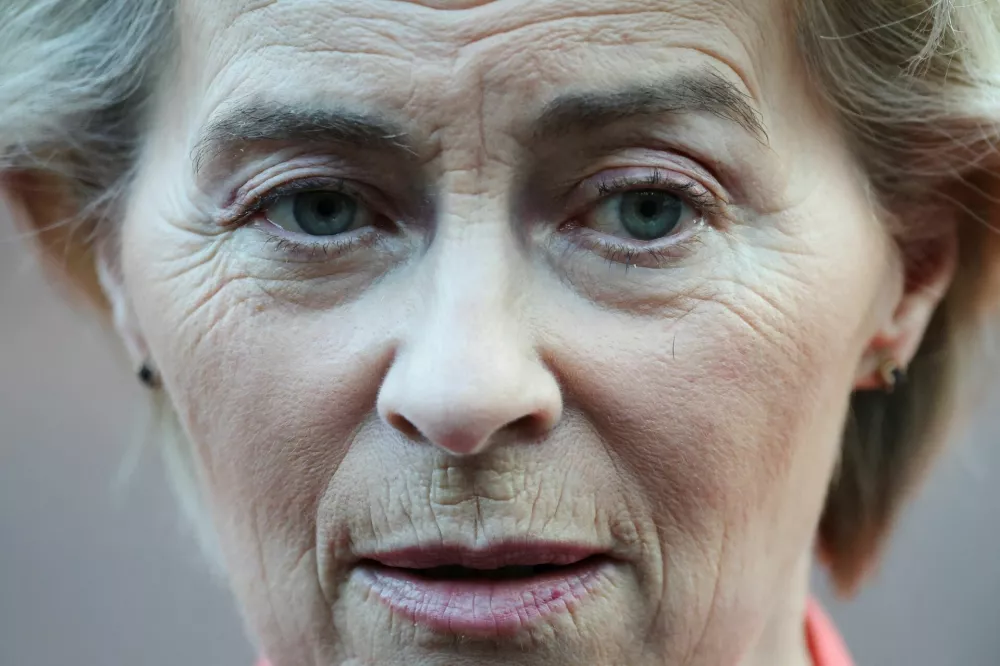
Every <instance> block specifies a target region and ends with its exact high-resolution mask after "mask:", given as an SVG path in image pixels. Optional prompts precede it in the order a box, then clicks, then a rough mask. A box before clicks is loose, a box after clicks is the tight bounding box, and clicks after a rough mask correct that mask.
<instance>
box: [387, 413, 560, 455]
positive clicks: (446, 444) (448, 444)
mask: <svg viewBox="0 0 1000 666" xmlns="http://www.w3.org/2000/svg"><path fill="white" fill-rule="evenodd" d="M463 411H464V413H462V414H458V413H455V411H454V410H450V409H448V408H446V407H444V406H443V405H439V406H429V407H428V408H427V409H419V408H418V409H412V408H411V409H410V410H409V411H408V414H406V415H404V414H402V413H400V412H394V413H389V414H387V415H386V421H387V422H388V423H389V424H390V425H392V426H393V427H394V428H395V429H396V430H398V431H400V432H402V433H403V434H405V435H407V436H408V437H410V438H413V439H423V440H426V441H428V442H430V443H432V444H434V445H436V446H438V447H439V448H441V449H443V450H445V451H447V452H449V453H451V454H453V455H458V456H470V455H475V454H477V453H482V452H483V451H485V450H486V449H487V448H489V446H490V443H491V442H492V440H493V439H495V436H496V435H497V434H498V433H500V432H501V431H508V432H511V433H517V434H518V435H520V436H521V437H523V438H534V437H537V436H539V435H542V434H544V433H545V432H547V431H548V430H550V429H551V428H552V425H553V424H554V422H555V421H556V416H555V415H554V414H553V413H552V412H551V410H546V409H544V408H542V409H538V410H536V411H534V412H531V413H528V414H523V415H520V416H514V417H513V418H510V417H509V415H507V414H505V413H503V412H502V411H498V410H496V409H489V408H485V409H469V408H468V407H466V408H465V409H464V410H463ZM518 411H519V412H520V411H523V410H518Z"/></svg>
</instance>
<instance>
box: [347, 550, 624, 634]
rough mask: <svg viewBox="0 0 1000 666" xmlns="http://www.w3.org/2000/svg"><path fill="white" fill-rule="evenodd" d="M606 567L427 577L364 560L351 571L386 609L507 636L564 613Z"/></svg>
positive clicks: (431, 624) (593, 561)
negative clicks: (517, 575) (506, 576)
mask: <svg viewBox="0 0 1000 666" xmlns="http://www.w3.org/2000/svg"><path fill="white" fill-rule="evenodd" d="M610 566H611V564H610V562H609V561H608V560H606V559H602V558H589V559H587V560H584V561H582V562H578V563H577V564H573V565H569V566H565V567H562V568H561V569H560V570H557V571H551V572H547V573H545V574H540V575H537V576H531V577H530V578H525V579H524V580H496V581H484V580H480V581H470V580H452V581H449V580H430V579H427V578H423V577H421V576H418V575H415V574H413V573H411V572H410V571H408V570H406V569H397V568H394V567H386V566H382V565H379V564H367V565H365V566H362V567H360V568H359V569H358V570H357V572H358V573H359V574H360V575H361V576H362V578H363V580H364V582H365V584H366V585H367V586H368V587H369V588H370V589H371V590H372V591H373V592H374V593H375V594H376V595H377V596H378V597H379V599H380V600H381V601H382V603H384V604H385V605H386V606H388V607H389V608H390V609H391V610H392V611H394V612H395V613H398V614H400V615H402V616H403V617H406V618H408V619H410V620H412V621H413V622H415V623H417V624H420V625H422V626H425V627H427V628H428V629H431V630H432V631H435V632H439V633H448V634H462V635H467V636H487V637H496V636H511V635H514V634H516V633H518V632H519V631H520V630H523V629H524V628H525V627H527V626H529V625H530V624H532V623H534V622H537V621H539V620H541V619H543V618H545V617H548V616H552V615H557V614H561V613H567V612H568V611H570V610H571V609H573V608H574V607H576V606H577V605H578V604H579V603H580V602H581V601H582V600H583V599H585V598H586V597H587V596H589V595H590V593H591V592H592V591H593V590H594V589H595V587H596V586H597V585H598V583H599V582H600V581H601V580H602V578H603V577H604V576H602V574H603V573H604V572H606V570H607V569H608V568H609V567H610Z"/></svg>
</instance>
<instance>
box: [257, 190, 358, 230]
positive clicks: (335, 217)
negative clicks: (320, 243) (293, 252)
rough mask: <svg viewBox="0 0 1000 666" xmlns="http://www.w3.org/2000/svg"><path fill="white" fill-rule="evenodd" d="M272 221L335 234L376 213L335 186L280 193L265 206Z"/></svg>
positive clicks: (284, 225)
mask: <svg viewBox="0 0 1000 666" xmlns="http://www.w3.org/2000/svg"><path fill="white" fill-rule="evenodd" d="M263 213H264V217H265V218H266V219H267V221H268V222H270V223H271V224H273V225H275V226H277V227H280V228H282V229H284V230H285V231H288V232H291V233H296V234H304V235H306V236H336V235H339V234H344V233H347V232H349V231H354V230H355V229H359V228H362V227H366V226H369V225H371V224H372V222H373V220H374V217H375V216H374V215H373V213H372V211H371V210H369V209H368V207H367V206H366V205H365V204H364V202H362V201H360V200H359V199H358V198H357V197H354V196H351V195H350V194H346V193H344V192H336V191H333V190H317V191H311V192H299V193H296V194H289V195H286V196H282V197H279V198H278V199H277V200H276V201H274V202H273V203H270V204H268V205H267V206H265V207H264V209H263Z"/></svg>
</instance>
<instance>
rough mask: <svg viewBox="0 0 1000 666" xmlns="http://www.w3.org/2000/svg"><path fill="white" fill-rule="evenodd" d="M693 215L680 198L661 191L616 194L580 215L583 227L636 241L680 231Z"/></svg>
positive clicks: (691, 210) (692, 211)
mask: <svg viewBox="0 0 1000 666" xmlns="http://www.w3.org/2000/svg"><path fill="white" fill-rule="evenodd" d="M696 215H697V212H696V211H695V210H694V208H693V207H692V206H691V205H690V204H689V203H687V202H686V201H685V200H684V199H682V198H681V197H679V196H677V195H676V194H673V193H671V192H668V191H665V190H633V191H627V192H619V193H617V194H612V195H610V196H607V197H605V198H604V199H602V200H601V201H600V202H598V204H597V205H596V206H595V207H594V208H592V209H591V210H590V211H588V212H587V213H586V214H585V215H583V216H582V218H581V220H580V221H581V222H582V223H583V226H586V227H589V228H591V229H594V230H596V231H600V232H602V233H605V234H608V235H609V236H616V237H619V238H621V237H625V238H629V239H633V240H638V241H655V240H659V239H661V238H664V237H666V236H669V235H670V234H672V233H674V232H676V231H678V230H679V229H681V228H682V227H683V226H684V225H685V224H687V223H689V222H691V221H692V220H693V219H694V218H695V217H696Z"/></svg>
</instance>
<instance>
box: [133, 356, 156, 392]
mask: <svg viewBox="0 0 1000 666" xmlns="http://www.w3.org/2000/svg"><path fill="white" fill-rule="evenodd" d="M138 374H139V381H140V382H142V383H143V384H145V385H146V388H148V389H158V388H160V376H159V375H158V374H156V371H155V370H153V368H151V367H150V365H149V362H146V363H143V364H142V366H141V367H140V368H139V373H138Z"/></svg>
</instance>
